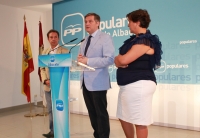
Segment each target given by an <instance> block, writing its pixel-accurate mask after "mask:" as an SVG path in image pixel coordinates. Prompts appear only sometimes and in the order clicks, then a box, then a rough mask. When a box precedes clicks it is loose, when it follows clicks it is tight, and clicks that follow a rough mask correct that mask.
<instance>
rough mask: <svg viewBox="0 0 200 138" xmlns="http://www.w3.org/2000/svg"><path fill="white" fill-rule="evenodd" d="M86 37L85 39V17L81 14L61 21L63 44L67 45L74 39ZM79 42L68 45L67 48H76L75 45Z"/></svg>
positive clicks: (74, 14) (71, 15) (70, 15)
mask: <svg viewBox="0 0 200 138" xmlns="http://www.w3.org/2000/svg"><path fill="white" fill-rule="evenodd" d="M84 37H85V22H84V16H83V15H82V14H81V13H73V14H68V15H66V16H64V17H63V19H62V21H61V42H62V44H65V43H67V42H69V41H70V40H72V39H74V38H81V39H82V38H84ZM78 41H80V40H78ZM78 41H74V42H72V43H69V44H66V45H65V46H74V45H75V44H77V43H78ZM79 45H80V44H79Z"/></svg>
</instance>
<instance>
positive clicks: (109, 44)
mask: <svg viewBox="0 0 200 138" xmlns="http://www.w3.org/2000/svg"><path fill="white" fill-rule="evenodd" d="M102 52H103V57H94V58H88V59H87V64H88V65H89V66H91V67H95V68H103V67H108V66H109V65H112V64H113V63H114V55H115V49H114V45H113V40H112V38H111V36H109V35H108V36H107V37H105V40H104V42H103V49H102Z"/></svg>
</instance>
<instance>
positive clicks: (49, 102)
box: [45, 91, 53, 133]
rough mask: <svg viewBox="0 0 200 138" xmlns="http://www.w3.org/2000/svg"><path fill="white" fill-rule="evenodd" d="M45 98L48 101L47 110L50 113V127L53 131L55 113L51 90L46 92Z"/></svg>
mask: <svg viewBox="0 0 200 138" xmlns="http://www.w3.org/2000/svg"><path fill="white" fill-rule="evenodd" d="M45 98H46V102H47V110H48V114H49V129H50V131H51V133H53V113H52V100H51V91H50V92H45Z"/></svg>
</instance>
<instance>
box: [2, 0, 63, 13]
mask: <svg viewBox="0 0 200 138" xmlns="http://www.w3.org/2000/svg"><path fill="white" fill-rule="evenodd" d="M59 1H63V0H0V4H1V5H6V6H11V7H16V8H24V9H29V10H34V11H47V10H51V8H52V3H55V2H59Z"/></svg>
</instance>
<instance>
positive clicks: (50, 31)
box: [47, 29, 59, 38]
mask: <svg viewBox="0 0 200 138" xmlns="http://www.w3.org/2000/svg"><path fill="white" fill-rule="evenodd" d="M50 33H57V35H58V38H59V32H58V31H57V30H54V29H51V30H49V32H48V33H47V38H49V34H50Z"/></svg>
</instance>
